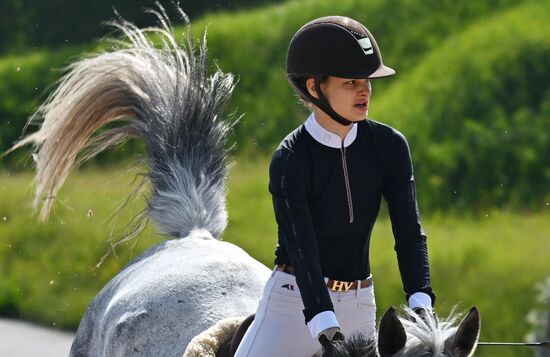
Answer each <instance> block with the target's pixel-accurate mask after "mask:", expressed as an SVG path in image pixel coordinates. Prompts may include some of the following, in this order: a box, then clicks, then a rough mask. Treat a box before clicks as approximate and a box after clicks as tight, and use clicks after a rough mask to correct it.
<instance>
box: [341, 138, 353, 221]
mask: <svg viewBox="0 0 550 357" xmlns="http://www.w3.org/2000/svg"><path fill="white" fill-rule="evenodd" d="M340 153H341V154H342V167H343V169H344V181H345V182H346V194H347V196H348V209H349V223H353V201H352V200H351V189H350V187H349V175H348V164H347V160H346V147H345V146H344V141H343V140H342V148H341V149H340Z"/></svg>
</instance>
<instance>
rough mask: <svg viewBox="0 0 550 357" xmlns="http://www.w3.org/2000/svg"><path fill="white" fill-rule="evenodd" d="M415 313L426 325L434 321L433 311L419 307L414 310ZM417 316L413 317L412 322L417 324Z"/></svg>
mask: <svg viewBox="0 0 550 357" xmlns="http://www.w3.org/2000/svg"><path fill="white" fill-rule="evenodd" d="M413 311H414V313H415V314H416V316H417V317H418V318H419V319H420V320H422V321H423V322H424V323H426V324H429V321H433V320H434V312H433V310H429V309H424V308H422V307H417V308H416V309H413ZM416 316H411V321H413V322H416Z"/></svg>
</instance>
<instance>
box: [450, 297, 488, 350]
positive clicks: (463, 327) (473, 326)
mask: <svg viewBox="0 0 550 357" xmlns="http://www.w3.org/2000/svg"><path fill="white" fill-rule="evenodd" d="M480 326H481V320H480V318H479V312H478V311H477V309H476V307H475V306H474V307H472V309H471V310H470V312H469V313H468V315H467V316H466V317H465V318H464V320H462V322H461V323H460V325H459V326H458V329H457V331H456V334H455V338H454V340H453V344H452V346H451V352H452V353H453V356H455V357H468V356H471V355H473V354H474V351H475V349H476V345H477V340H478V338H479V330H480Z"/></svg>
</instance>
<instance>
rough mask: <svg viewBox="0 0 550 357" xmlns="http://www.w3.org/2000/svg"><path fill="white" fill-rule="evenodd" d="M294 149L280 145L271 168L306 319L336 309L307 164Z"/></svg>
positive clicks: (277, 212)
mask: <svg viewBox="0 0 550 357" xmlns="http://www.w3.org/2000/svg"><path fill="white" fill-rule="evenodd" d="M297 156H298V155H296V153H295V152H293V151H290V150H289V149H286V148H280V149H278V150H277V151H276V152H275V154H274V155H273V158H272V161H271V165H270V168H269V190H270V192H271V194H272V198H273V208H274V210H275V218H276V220H277V224H278V226H279V241H280V243H281V244H282V245H284V246H285V248H286V250H287V253H288V258H289V260H290V262H291V264H292V266H293V268H294V275H295V276H296V282H297V284H298V287H299V289H300V294H301V296H302V301H303V303H304V316H305V321H306V323H307V322H309V321H310V320H311V319H312V318H313V317H314V316H315V315H317V314H318V313H321V312H323V311H334V308H333V305H332V302H331V300H330V296H329V294H328V289H327V287H326V284H325V280H324V276H323V273H322V270H321V263H320V259H319V251H318V246H317V239H316V236H315V231H314V229H313V223H312V220H311V215H310V211H309V206H308V202H307V191H306V190H307V185H306V182H307V176H308V175H307V168H306V165H305V163H304V162H301V161H303V160H300V159H299V158H298V157H297Z"/></svg>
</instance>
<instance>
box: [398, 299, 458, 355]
mask: <svg viewBox="0 0 550 357" xmlns="http://www.w3.org/2000/svg"><path fill="white" fill-rule="evenodd" d="M403 311H404V312H405V313H406V314H407V317H399V320H400V321H401V323H402V324H403V327H404V328H405V331H406V332H407V344H406V346H405V348H404V349H403V351H401V353H400V354H398V356H405V355H406V356H411V357H414V356H424V355H425V354H426V352H428V353H430V355H431V356H446V355H447V354H446V351H445V346H446V345H445V342H446V341H448V340H449V338H450V337H452V336H453V335H454V334H455V333H456V330H457V326H456V322H457V320H458V319H459V318H460V317H461V315H460V314H457V313H455V311H454V309H453V311H452V312H451V313H450V314H449V316H447V317H446V318H445V319H440V318H439V317H438V316H437V315H436V314H433V313H426V314H422V316H420V315H419V314H417V313H416V312H414V311H413V310H412V309H410V308H408V307H404V308H403Z"/></svg>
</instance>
